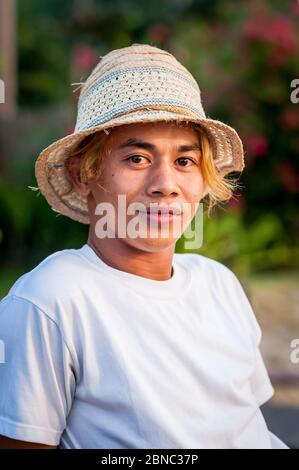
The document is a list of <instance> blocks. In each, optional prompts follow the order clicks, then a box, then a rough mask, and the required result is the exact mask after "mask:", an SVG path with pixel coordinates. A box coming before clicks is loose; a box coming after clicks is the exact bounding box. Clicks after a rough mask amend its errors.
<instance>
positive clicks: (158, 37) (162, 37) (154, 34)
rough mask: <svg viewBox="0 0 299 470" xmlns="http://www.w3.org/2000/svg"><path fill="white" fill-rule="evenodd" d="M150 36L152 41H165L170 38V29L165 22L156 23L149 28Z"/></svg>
mask: <svg viewBox="0 0 299 470" xmlns="http://www.w3.org/2000/svg"><path fill="white" fill-rule="evenodd" d="M147 34H148V37H149V38H150V40H151V41H154V42H158V43H161V42H162V43H163V42H166V41H168V39H169V38H170V30H169V28H168V26H166V24H164V23H155V24H153V25H152V26H150V27H149V29H148V32H147Z"/></svg>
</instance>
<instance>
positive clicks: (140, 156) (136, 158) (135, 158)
mask: <svg viewBox="0 0 299 470" xmlns="http://www.w3.org/2000/svg"><path fill="white" fill-rule="evenodd" d="M140 158H144V159H145V160H147V158H145V157H143V156H142V155H131V156H130V157H128V158H126V160H127V161H130V162H132V163H136V164H138V163H139V162H140ZM138 159H139V161H138Z"/></svg>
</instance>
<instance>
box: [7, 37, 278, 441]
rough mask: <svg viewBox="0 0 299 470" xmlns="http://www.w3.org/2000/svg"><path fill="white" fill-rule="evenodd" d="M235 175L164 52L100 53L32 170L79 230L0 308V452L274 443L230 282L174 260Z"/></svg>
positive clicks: (230, 134) (182, 73)
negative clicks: (82, 233)
mask: <svg viewBox="0 0 299 470" xmlns="http://www.w3.org/2000/svg"><path fill="white" fill-rule="evenodd" d="M243 166H244V161H243V151H242V144H241V142H240V139H239V138H238V135H237V134H236V132H235V131H234V130H233V129H232V128H231V127H229V126H227V125H225V124H223V123H221V122H218V121H214V120H212V119H208V118H206V116H205V114H204V111H203V108H202V105H201V99H200V91H199V88H198V85H197V83H196V81H195V80H194V78H193V77H192V75H191V74H190V73H189V72H188V71H187V70H186V69H185V68H184V67H183V66H182V65H181V64H180V63H179V62H178V61H177V60H176V59H175V58H174V57H173V56H172V55H171V54H169V53H168V52H166V51H163V50H161V49H157V48H155V47H152V46H148V45H142V44H133V45H132V46H130V47H126V48H123V49H118V50H115V51H112V52H110V53H109V54H107V55H106V56H104V57H103V58H102V59H101V60H100V63H99V64H98V66H97V67H96V68H95V69H94V71H93V72H92V73H91V75H90V77H89V78H88V79H87V81H86V83H84V84H83V86H82V90H81V94H80V98H79V104H78V118H77V125H76V129H75V132H74V133H73V134H71V135H70V136H66V137H65V138H63V139H61V140H59V141H58V142H56V143H54V144H52V145H50V146H49V147H48V148H47V149H45V150H44V151H43V152H42V153H41V155H40V156H39V158H38V160H37V163H36V177H37V181H38V185H39V188H40V190H41V192H42V193H43V194H44V196H45V197H46V198H47V200H48V202H49V203H50V204H51V206H52V208H53V209H54V210H56V211H58V212H60V213H61V214H64V215H66V216H69V217H71V218H72V219H74V220H77V221H79V222H82V223H88V224H89V237H88V241H87V243H86V244H84V245H83V246H82V247H81V248H79V249H67V250H62V251H58V252H56V253H53V254H52V255H50V256H48V257H47V258H46V259H44V260H43V261H42V262H41V263H40V264H39V265H38V266H36V267H35V268H34V269H33V270H32V271H30V272H28V273H26V274H24V275H23V276H21V277H20V278H19V279H18V280H17V281H16V283H15V284H14V285H13V286H12V288H11V289H10V291H9V293H8V294H7V296H6V297H5V298H4V299H3V300H2V302H1V303H0V336H1V340H2V341H3V343H4V344H5V358H6V362H5V363H4V364H0V435H2V437H1V438H0V447H32V448H40V447H43V448H46V447H52V448H55V447H57V446H58V447H60V448H104V449H105V448H106V449H107V448H108V449H112V448H122V449H126V448H170V449H171V448H182V449H188V448H268V449H269V448H279V447H282V448H286V446H285V445H284V444H283V443H282V442H281V441H280V440H279V439H278V438H277V437H276V436H274V435H273V434H272V433H271V432H270V431H269V430H268V429H267V426H266V424H265V421H264V419H263V416H262V414H261V412H260V409H259V407H260V406H261V405H262V404H263V403H264V402H266V401H267V400H268V399H269V398H270V397H271V396H272V394H273V388H272V385H271V383H270V380H269V377H268V374H267V372H266V369H265V366H264V363H263V360H262V357H261V354H260V351H259V342H260V339H261V330H260V327H259V325H258V323H257V321H256V319H255V316H254V313H253V311H252V309H251V306H250V304H249V302H248V299H247V297H246V295H245V293H244V291H243V289H242V287H241V284H240V282H239V281H238V279H237V278H236V276H235V275H234V273H233V272H232V271H231V270H229V269H228V268H227V267H226V266H224V265H223V264H221V263H219V262H217V261H215V260H212V259H209V258H206V257H204V256H201V255H198V254H192V253H185V254H176V253H175V243H176V241H177V239H178V238H179V237H180V236H181V234H182V233H183V232H184V230H185V229H186V227H188V226H189V224H190V222H191V221H192V219H193V218H194V216H195V215H196V214H197V209H198V207H199V203H200V201H201V200H202V199H203V198H204V197H205V196H208V197H209V202H210V206H209V208H210V207H211V206H212V205H213V204H215V203H217V202H218V201H224V200H227V199H228V198H229V197H230V196H231V195H232V190H233V188H234V187H235V186H234V183H233V180H227V179H225V175H226V174H228V173H229V172H231V171H241V170H242V169H243ZM119 196H121V199H120V198H119ZM136 218H137V219H138V220H137V222H138V223H137V224H136V223H135V222H136ZM178 227H179V229H177V228H178ZM166 228H167V230H165V229H166ZM175 228H176V230H174V229H175ZM136 233H137V236H136Z"/></svg>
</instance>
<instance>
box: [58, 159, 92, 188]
mask: <svg viewBox="0 0 299 470" xmlns="http://www.w3.org/2000/svg"><path fill="white" fill-rule="evenodd" d="M81 162H82V159H81V157H80V155H73V156H72V155H71V156H69V157H68V158H67V159H66V160H65V162H64V167H65V170H66V173H67V176H68V177H69V179H70V180H71V182H72V183H73V186H74V189H75V191H76V192H77V193H78V194H80V196H85V197H87V196H88V195H89V193H90V188H89V185H88V183H82V182H81V178H80V168H81Z"/></svg>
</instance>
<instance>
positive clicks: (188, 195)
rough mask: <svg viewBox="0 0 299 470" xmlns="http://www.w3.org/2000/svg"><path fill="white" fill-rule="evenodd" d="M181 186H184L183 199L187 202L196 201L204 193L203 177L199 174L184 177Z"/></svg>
mask: <svg viewBox="0 0 299 470" xmlns="http://www.w3.org/2000/svg"><path fill="white" fill-rule="evenodd" d="M182 187H183V188H184V194H185V199H186V200H187V201H188V202H198V201H199V200H200V199H201V198H202V196H203V193H204V189H205V182H204V178H203V176H202V175H201V174H200V175H194V176H192V177H190V178H186V180H185V181H184V183H183V186H182Z"/></svg>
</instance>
